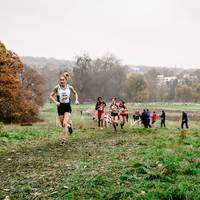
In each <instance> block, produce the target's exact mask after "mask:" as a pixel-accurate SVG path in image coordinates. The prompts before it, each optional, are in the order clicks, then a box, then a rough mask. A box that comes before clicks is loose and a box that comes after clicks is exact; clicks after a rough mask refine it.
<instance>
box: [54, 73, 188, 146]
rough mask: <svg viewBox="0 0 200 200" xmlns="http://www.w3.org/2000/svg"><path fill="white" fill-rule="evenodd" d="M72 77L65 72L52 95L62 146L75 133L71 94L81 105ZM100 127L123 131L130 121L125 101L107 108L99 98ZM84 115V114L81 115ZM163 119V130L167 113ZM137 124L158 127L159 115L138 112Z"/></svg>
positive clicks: (114, 100)
mask: <svg viewBox="0 0 200 200" xmlns="http://www.w3.org/2000/svg"><path fill="white" fill-rule="evenodd" d="M69 79H70V75H69V73H68V72H64V73H63V74H61V75H60V78H59V84H58V85H56V86H55V87H54V89H53V91H52V92H51V94H50V100H51V101H52V102H53V103H54V104H55V105H56V107H57V112H58V116H59V120H60V124H61V125H62V127H63V134H62V135H61V139H60V145H65V143H66V141H67V137H68V133H70V134H71V133H72V132H73V128H72V121H71V113H72V108H71V92H72V93H73V94H74V96H75V104H79V97H78V94H77V92H76V90H75V89H74V87H73V86H71V85H69V84H68V82H69ZM95 110H96V114H97V121H98V127H100V129H103V128H107V127H108V124H109V123H111V124H112V125H113V128H114V131H115V132H117V126H118V125H120V127H121V129H123V127H124V125H125V123H126V121H128V109H127V107H126V105H125V102H124V101H123V100H120V99H117V98H112V99H111V103H110V105H109V106H107V104H106V102H105V101H104V100H103V98H102V97H98V99H97V102H96V106H95ZM81 114H82V113H81ZM159 117H160V118H161V128H162V127H165V119H166V115H165V111H164V110H163V111H162V114H161V115H160V116H159ZM133 119H134V121H135V123H138V124H139V123H140V124H143V125H144V127H145V128H150V127H156V120H157V114H156V112H155V111H154V112H153V114H152V115H151V113H150V111H149V110H148V109H146V110H143V112H142V113H140V112H139V111H137V112H136V113H135V114H134V115H133ZM150 122H151V123H150ZM184 125H186V128H188V117H187V113H186V112H183V113H182V124H181V127H182V128H183V126H184Z"/></svg>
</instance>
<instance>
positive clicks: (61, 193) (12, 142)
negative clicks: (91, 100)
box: [0, 104, 200, 200]
mask: <svg viewBox="0 0 200 200" xmlns="http://www.w3.org/2000/svg"><path fill="white" fill-rule="evenodd" d="M161 106H162V107H161ZM128 107H129V110H130V111H131V112H134V111H135V110H137V109H140V110H142V109H143V108H144V107H145V108H147V107H148V108H149V109H150V110H151V111H153V110H156V111H157V112H158V113H160V111H161V110H162V109H165V110H166V114H167V121H166V124H167V128H166V129H160V128H157V129H143V128H141V127H139V128H138V127H132V126H130V124H129V123H128V124H127V125H126V127H125V128H124V130H119V131H118V133H117V134H116V133H114V131H113V129H112V127H111V126H110V127H109V128H108V129H104V130H103V131H102V130H99V129H98V128H97V127H96V122H95V121H93V120H92V119H91V117H89V116H87V115H83V116H82V117H81V116H80V110H81V109H83V110H87V109H91V108H94V106H93V105H90V104H88V105H79V106H73V110H74V113H73V121H74V126H75V130H74V133H73V134H72V135H70V136H69V141H68V143H67V145H66V146H65V147H60V146H59V145H58V139H59V135H60V132H61V131H62V128H61V127H60V126H59V123H58V119H57V115H56V112H55V107H54V106H53V105H50V104H46V105H45V107H44V108H42V109H41V118H42V119H44V122H40V123H36V124H34V125H33V126H30V127H21V126H19V125H15V124H13V125H9V126H8V125H6V126H3V127H2V128H1V131H0V180H1V181H0V199H3V198H5V196H9V197H10V199H153V200H154V199H187V200H189V199H190V200H191V199H195V200H196V199H200V190H199V188H200V122H199V117H200V105H199V104H165V105H161V104H146V105H145V104H128ZM182 110H186V111H189V119H190V122H189V126H190V128H189V130H181V129H180V128H179V127H180V118H181V111H182ZM129 118H131V116H129ZM177 120H179V121H177Z"/></svg>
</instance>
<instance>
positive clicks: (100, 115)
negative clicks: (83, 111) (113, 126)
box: [95, 97, 106, 129]
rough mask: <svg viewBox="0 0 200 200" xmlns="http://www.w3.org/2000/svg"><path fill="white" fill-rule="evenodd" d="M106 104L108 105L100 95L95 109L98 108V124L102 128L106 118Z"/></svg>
mask: <svg viewBox="0 0 200 200" xmlns="http://www.w3.org/2000/svg"><path fill="white" fill-rule="evenodd" d="M105 106H106V103H105V101H103V98H102V97H98V98H97V103H96V107H95V109H96V110H97V117H98V126H99V127H101V129H103V119H104V115H105V110H104V109H105Z"/></svg>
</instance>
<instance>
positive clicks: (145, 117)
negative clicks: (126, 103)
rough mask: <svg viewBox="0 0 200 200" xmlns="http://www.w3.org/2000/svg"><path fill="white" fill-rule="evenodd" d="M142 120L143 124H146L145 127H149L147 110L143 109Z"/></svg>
mask: <svg viewBox="0 0 200 200" xmlns="http://www.w3.org/2000/svg"><path fill="white" fill-rule="evenodd" d="M141 121H142V124H143V125H144V128H148V115H147V112H146V110H143V112H142V114H141Z"/></svg>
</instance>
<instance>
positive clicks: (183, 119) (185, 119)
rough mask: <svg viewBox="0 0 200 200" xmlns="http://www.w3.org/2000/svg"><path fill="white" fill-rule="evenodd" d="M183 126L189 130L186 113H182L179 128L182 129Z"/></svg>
mask: <svg viewBox="0 0 200 200" xmlns="http://www.w3.org/2000/svg"><path fill="white" fill-rule="evenodd" d="M184 124H185V126H186V128H189V127H188V115H187V113H186V112H184V111H183V112H182V123H181V128H184Z"/></svg>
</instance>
